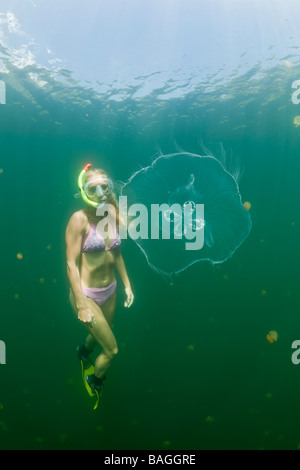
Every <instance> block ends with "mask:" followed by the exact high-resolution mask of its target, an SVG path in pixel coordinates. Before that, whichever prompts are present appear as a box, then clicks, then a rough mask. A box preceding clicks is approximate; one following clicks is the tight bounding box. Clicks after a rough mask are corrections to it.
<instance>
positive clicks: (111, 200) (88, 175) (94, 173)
mask: <svg viewBox="0 0 300 470" xmlns="http://www.w3.org/2000/svg"><path fill="white" fill-rule="evenodd" d="M97 176H103V177H104V178H108V179H109V176H108V174H107V173H106V172H105V171H104V170H101V169H100V168H95V169H94V170H88V171H87V172H86V173H85V174H84V176H83V185H85V184H86V183H87V182H88V181H89V180H91V179H93V178H95V177H97ZM107 203H109V204H111V205H112V206H114V208H115V210H116V225H117V230H119V226H120V224H121V225H123V226H124V227H125V223H124V220H123V218H122V217H121V215H120V210H119V205H118V201H117V197H116V194H115V192H114V191H113V192H112V193H111V194H110V195H109V197H108V200H107Z"/></svg>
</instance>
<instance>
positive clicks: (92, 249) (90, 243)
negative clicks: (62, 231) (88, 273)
mask: <svg viewBox="0 0 300 470" xmlns="http://www.w3.org/2000/svg"><path fill="white" fill-rule="evenodd" d="M120 245H121V239H120V236H119V234H118V232H117V231H116V229H115V236H114V239H113V240H112V241H111V244H110V247H109V248H106V245H105V240H104V238H103V237H102V236H101V235H100V234H99V233H98V232H97V228H96V226H95V224H93V222H91V230H90V233H89V234H88V236H87V237H86V239H85V242H84V244H83V246H82V249H81V252H82V253H98V252H100V251H110V250H115V249H116V248H119V247H120Z"/></svg>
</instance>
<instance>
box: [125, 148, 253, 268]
mask: <svg viewBox="0 0 300 470" xmlns="http://www.w3.org/2000/svg"><path fill="white" fill-rule="evenodd" d="M122 196H126V198H127V204H128V206H131V207H132V208H134V207H138V206H139V207H140V206H143V207H145V208H146V211H147V214H148V220H147V226H150V225H151V231H150V232H151V233H150V235H149V236H141V237H138V238H135V239H134V242H135V243H136V244H137V245H138V247H139V248H140V249H141V250H142V252H143V254H144V255H145V257H146V259H147V262H148V264H149V265H150V267H151V268H152V269H154V270H155V271H157V272H158V273H160V274H163V275H167V276H168V275H172V274H173V273H179V272H181V271H183V270H185V269H187V268H188V267H189V266H191V265H192V264H194V263H196V262H200V261H209V262H211V263H213V264H215V263H223V262H224V261H226V260H227V259H228V258H230V257H231V256H232V255H233V254H234V252H235V251H236V250H237V248H238V247H239V246H240V245H241V244H242V243H243V242H244V241H245V239H246V238H247V237H248V235H249V233H250V230H251V226H252V224H251V217H250V214H249V211H248V210H246V208H245V207H244V206H243V204H242V200H241V195H240V192H239V187H238V183H237V177H236V176H233V175H231V174H230V173H229V172H228V171H227V170H226V169H225V167H224V166H223V165H222V163H221V162H220V161H218V160H217V159H216V158H215V157H212V156H200V155H195V154H191V153H186V152H182V153H176V154H171V155H162V156H160V157H158V158H156V160H154V161H153V163H152V165H151V166H148V167H146V168H143V169H142V170H140V171H137V172H136V173H134V174H133V175H132V176H131V177H130V179H129V180H128V182H127V183H125V184H124V185H123V188H122ZM137 205H138V206H137ZM154 206H156V207H157V206H158V207H160V208H162V210H161V211H160V213H159V217H158V218H157V217H156V218H154V217H153V212H152V208H153V207H154ZM200 207H201V208H203V210H202V211H200V209H199V208H200ZM198 209H199V211H198ZM132 215H133V213H132V212H130V211H128V216H129V217H128V220H129V221H132V220H133V219H132V217H131V216H132ZM187 215H188V217H187ZM164 224H168V225H169V227H168V229H169V234H170V236H169V237H165V236H164V235H165V233H164ZM155 229H157V230H158V232H159V234H160V236H159V237H157V236H156V237H153V236H151V234H153V233H154V232H155ZM188 233H189V234H190V235H191V233H192V234H194V236H195V237H196V236H200V235H201V236H202V239H203V243H202V244H201V246H200V248H199V247H197V248H195V247H192V248H189V249H187V244H186V241H187V240H186V238H187V236H188ZM189 239H191V238H189Z"/></svg>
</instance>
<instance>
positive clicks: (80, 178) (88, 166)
mask: <svg viewBox="0 0 300 470" xmlns="http://www.w3.org/2000/svg"><path fill="white" fill-rule="evenodd" d="M91 166H92V164H91V163H88V164H87V165H86V166H85V167H84V169H83V170H82V172H81V173H80V175H79V178H78V186H79V189H80V193H81V196H82V199H83V200H84V202H85V203H86V204H88V205H89V206H92V207H94V208H95V209H97V208H98V207H99V203H98V202H93V201H91V200H90V199H89V198H88V197H87V195H86V193H85V190H84V187H83V176H84V175H85V173H86V172H87V171H89V169H90V167H91Z"/></svg>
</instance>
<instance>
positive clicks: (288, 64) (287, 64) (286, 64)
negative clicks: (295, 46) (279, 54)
mask: <svg viewBox="0 0 300 470" xmlns="http://www.w3.org/2000/svg"><path fill="white" fill-rule="evenodd" d="M284 65H285V67H286V68H288V69H290V68H291V67H292V66H293V64H292V62H290V61H289V60H285V61H284Z"/></svg>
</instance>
